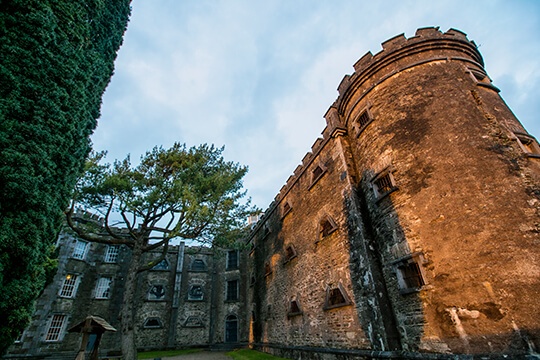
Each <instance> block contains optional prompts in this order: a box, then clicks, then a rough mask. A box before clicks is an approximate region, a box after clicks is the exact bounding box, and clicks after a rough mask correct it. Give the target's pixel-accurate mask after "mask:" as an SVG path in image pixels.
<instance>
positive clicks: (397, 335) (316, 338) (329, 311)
mask: <svg viewBox="0 0 540 360" xmlns="http://www.w3.org/2000/svg"><path fill="white" fill-rule="evenodd" d="M382 47H383V50H382V51H380V52H379V53H377V54H376V55H372V54H371V53H367V54H366V55H364V56H363V57H362V58H361V59H360V60H359V61H358V62H357V63H356V64H355V65H354V70H355V72H354V73H353V74H352V75H347V76H345V77H344V79H343V80H342V82H341V84H340V85H339V89H338V90H339V97H338V99H337V100H336V101H335V103H334V104H333V105H332V106H331V107H330V109H329V110H328V112H327V114H326V115H325V118H326V120H327V127H326V128H325V129H324V131H323V138H322V139H318V140H317V141H316V142H315V144H314V145H313V147H312V152H310V153H308V154H307V155H306V156H305V157H304V159H303V161H302V165H300V166H298V168H297V169H296V170H295V172H294V174H293V175H292V176H291V177H290V178H289V180H288V181H287V184H286V185H285V186H284V187H283V188H282V189H281V191H280V193H279V194H278V195H277V196H276V199H275V201H274V202H273V203H272V204H271V205H270V207H269V209H268V210H267V212H266V215H265V217H264V218H263V220H262V221H260V222H259V223H258V225H257V227H256V228H255V231H254V233H253V234H252V237H251V239H250V241H251V242H252V245H253V250H252V253H251V258H252V261H253V275H252V290H251V295H250V296H251V298H252V300H251V303H252V309H251V312H250V311H248V313H251V314H252V315H251V321H252V331H251V333H252V335H251V336H252V338H253V341H254V342H255V343H257V344H259V345H260V346H261V348H263V349H265V350H268V351H273V352H275V353H280V354H283V355H288V356H298V353H300V352H318V351H319V350H320V349H322V348H324V349H325V350H324V352H325V353H326V352H328V351H330V352H331V351H334V350H335V351H336V354H338V353H339V354H341V353H340V352H339V351H338V349H344V348H346V349H348V350H351V349H354V350H355V351H356V354H367V353H366V351H372V350H387V351H405V352H415V353H417V352H426V351H427V352H434V353H454V354H468V353H489V354H493V353H501V354H502V353H511V354H514V355H517V354H526V353H529V352H534V351H535V349H534V348H535V343H536V346H538V340H539V335H540V334H539V329H540V305H539V300H538V299H540V294H539V291H540V269H539V267H538V263H539V261H538V260H539V255H540V252H539V250H538V241H539V235H538V233H539V231H540V226H539V224H540V222H539V220H540V219H539V213H538V212H539V205H540V203H539V198H540V188H539V184H540V182H539V180H540V179H539V177H540V148H539V147H538V143H537V141H536V139H535V138H534V137H533V136H531V135H530V134H528V133H527V131H526V130H525V129H524V128H523V126H522V125H521V124H520V122H519V121H518V120H517V119H516V117H515V116H514V114H513V113H512V111H511V110H510V109H509V108H508V107H507V105H506V104H505V102H504V100H503V99H502V98H501V97H500V96H499V90H498V89H497V87H495V86H494V85H493V84H492V83H491V80H490V78H489V76H488V75H487V74H486V72H485V69H484V63H483V60H482V56H481V55H480V53H479V51H478V49H477V47H476V45H475V44H474V42H472V41H469V40H468V39H467V37H466V35H465V34H464V33H462V32H460V31H458V30H454V29H450V30H449V31H447V32H446V33H442V32H440V31H439V30H438V28H423V29H418V31H417V32H416V35H415V36H414V37H411V38H408V39H407V38H405V37H404V36H403V35H399V36H396V37H394V38H392V39H390V40H388V41H386V42H384V43H383V44H382ZM307 349H310V350H307ZM318 349H319V350H318ZM332 349H334V350H332ZM405 358H406V357H405Z"/></svg>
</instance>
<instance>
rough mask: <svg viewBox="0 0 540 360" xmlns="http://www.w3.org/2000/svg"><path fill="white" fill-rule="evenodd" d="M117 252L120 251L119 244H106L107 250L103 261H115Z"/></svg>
mask: <svg viewBox="0 0 540 360" xmlns="http://www.w3.org/2000/svg"><path fill="white" fill-rule="evenodd" d="M119 253H120V247H119V246H116V245H109V246H107V252H106V253H105V262H106V263H115V262H116V261H117V260H118V255H119Z"/></svg>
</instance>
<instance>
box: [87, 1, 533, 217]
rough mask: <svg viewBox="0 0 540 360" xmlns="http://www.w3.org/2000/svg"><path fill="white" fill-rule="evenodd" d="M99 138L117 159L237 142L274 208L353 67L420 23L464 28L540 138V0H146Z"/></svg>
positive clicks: (232, 146)
mask: <svg viewBox="0 0 540 360" xmlns="http://www.w3.org/2000/svg"><path fill="white" fill-rule="evenodd" d="M132 7H133V15H132V19H131V22H130V24H129V27H128V31H127V33H126V36H125V41H124V45H123V47H122V48H121V50H120V53H119V56H118V60H117V62H116V75H115V76H114V77H113V80H112V82H111V84H110V86H109V89H107V93H106V95H105V97H104V104H103V107H102V119H101V120H100V124H99V127H98V129H97V131H96V134H95V135H94V137H93V141H94V143H95V147H96V148H97V149H99V150H101V149H108V150H110V158H111V160H112V159H114V158H122V157H123V156H125V154H126V153H132V155H133V156H132V158H133V159H137V158H138V157H139V156H140V154H142V153H143V152H145V151H146V150H148V149H151V148H152V147H153V146H155V145H163V146H165V147H167V146H170V145H171V144H172V143H173V142H174V141H180V142H187V143H188V145H196V144H199V143H203V142H208V143H215V144H216V145H217V146H221V145H226V156H227V158H228V159H230V160H235V161H239V162H241V163H244V164H247V165H249V166H250V173H249V174H248V175H247V177H246V180H245V185H246V187H247V188H248V189H249V190H250V194H251V195H252V196H253V198H254V201H255V202H256V203H257V204H258V205H259V206H261V207H264V206H267V205H268V204H269V203H270V201H271V200H272V199H273V198H274V196H275V195H276V194H277V192H278V191H279V189H280V188H281V186H282V185H283V184H285V181H286V180H287V177H288V176H289V175H290V174H291V173H292V171H293V170H294V168H295V167H296V165H297V164H300V162H301V160H302V158H303V156H304V154H305V153H306V152H307V151H309V150H310V148H311V145H312V144H313V142H314V141H315V140H316V138H317V137H318V136H320V132H321V131H322V130H323V128H324V126H325V121H324V119H323V118H322V117H323V116H324V114H325V112H326V110H327V109H328V107H329V106H330V105H331V104H332V103H333V101H334V100H335V98H336V97H337V91H336V88H337V86H338V85H339V82H340V81H341V79H342V78H343V76H344V75H345V74H347V73H351V72H352V71H353V68H352V65H353V64H354V63H355V62H356V61H357V60H358V59H359V58H360V57H361V56H362V55H363V54H364V53H366V52H367V51H371V52H372V53H374V54H375V53H376V52H378V51H379V50H380V49H381V47H380V43H381V42H383V41H385V40H387V39H388V38H390V37H392V36H394V35H397V34H400V33H405V34H406V36H408V37H409V36H413V35H414V32H415V30H416V28H418V27H424V26H433V25H434V26H436V25H440V26H441V30H443V31H446V30H447V29H448V28H450V27H455V28H458V29H460V30H463V31H465V32H467V33H468V34H469V39H473V40H475V41H476V42H477V43H478V44H480V45H481V46H480V51H481V52H482V54H483V56H484V58H485V61H486V67H487V70H488V73H489V74H490V75H491V77H492V78H493V80H494V83H495V85H497V86H499V87H501V89H502V95H503V97H504V98H505V100H506V101H507V102H508V103H509V105H510V107H511V108H513V110H515V111H516V114H517V115H518V117H520V120H521V121H523V122H524V124H525V126H526V127H527V128H528V129H529V130H530V131H531V132H532V133H533V134H534V133H536V134H539V135H540V128H539V127H538V126H539V125H538V121H536V116H537V113H538V111H539V110H540V109H538V107H539V105H538V104H539V103H540V101H539V99H540V91H539V90H538V89H539V87H538V85H539V82H540V80H539V79H540V64H539V61H540V60H538V59H540V39H539V37H538V34H539V33H540V29H539V26H540V25H539V16H540V15H539V14H540V11H539V7H540V5H539V4H538V3H534V2H528V1H513V2H511V3H508V2H504V1H500V0H498V1H491V0H483V1H475V2H471V1H458V0H455V1H452V2H444V3H443V2H434V1H416V2H402V1H385V2H373V1H372V2H366V1H345V0H342V1H335V2H322V1H307V0H298V1H294V2H291V1H285V0H280V1H272V2H252V1H241V0H238V1H234V0H230V1H228V0H227V1H225V0H221V1H209V0H206V1H204V0H201V1H196V2H195V1H176V0H159V1H158V0H154V1H143V0H134V1H133V4H132Z"/></svg>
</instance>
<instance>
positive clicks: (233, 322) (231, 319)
mask: <svg viewBox="0 0 540 360" xmlns="http://www.w3.org/2000/svg"><path fill="white" fill-rule="evenodd" d="M225 342H226V343H237V342H238V317H237V316H236V315H229V316H227V318H226V319H225Z"/></svg>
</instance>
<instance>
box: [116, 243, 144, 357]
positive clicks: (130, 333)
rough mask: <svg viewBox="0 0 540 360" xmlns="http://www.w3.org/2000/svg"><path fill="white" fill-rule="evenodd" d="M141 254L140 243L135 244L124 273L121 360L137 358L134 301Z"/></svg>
mask: <svg viewBox="0 0 540 360" xmlns="http://www.w3.org/2000/svg"><path fill="white" fill-rule="evenodd" d="M141 256H142V248H141V245H138V244H137V243H136V244H135V247H134V248H133V251H132V253H131V263H130V264H129V270H128V273H127V275H126V282H125V285H124V286H125V288H124V298H123V300H122V320H121V321H122V325H121V326H122V355H123V360H137V348H136V346H135V324H134V323H135V320H134V315H135V314H134V303H135V288H136V285H137V269H138V267H139V264H140V260H141Z"/></svg>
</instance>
